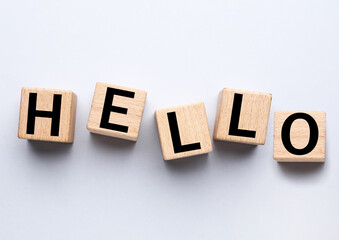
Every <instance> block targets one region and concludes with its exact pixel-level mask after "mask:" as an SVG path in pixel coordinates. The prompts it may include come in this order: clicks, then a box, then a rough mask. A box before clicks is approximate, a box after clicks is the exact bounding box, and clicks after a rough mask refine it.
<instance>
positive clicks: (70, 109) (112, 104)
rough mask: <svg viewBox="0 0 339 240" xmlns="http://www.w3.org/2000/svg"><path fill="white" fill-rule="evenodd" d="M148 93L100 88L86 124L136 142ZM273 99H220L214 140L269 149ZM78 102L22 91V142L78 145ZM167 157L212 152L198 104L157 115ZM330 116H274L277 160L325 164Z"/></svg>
mask: <svg viewBox="0 0 339 240" xmlns="http://www.w3.org/2000/svg"><path fill="white" fill-rule="evenodd" d="M146 95H147V93H146V92H145V91H142V90H137V89H132V88H126V87H120V86H116V85H112V84H107V83H97V84H96V88H95V91H94V97H93V102H92V106H91V111H90V115H89V119H88V123H87V129H88V130H89V131H90V132H92V133H96V134H101V135H106V136H110V137H116V138H122V139H127V140H131V141H137V138H138V135H139V128H140V124H141V119H142V115H143V111H144V106H145V101H146ZM271 100H272V95H271V94H267V93H257V92H249V91H241V90H234V89H226V88H225V89H223V90H222V91H221V92H220V94H219V100H218V107H217V114H216V118H215V125H214V133H213V139H215V140H220V141H230V142H238V143H244V144H253V145H264V144H265V140H266V132H267V125H268V119H269V113H270V108H271ZM76 102H77V97H76V95H75V94H74V93H73V92H72V91H66V90H52V89H42V88H22V93H21V105H20V118H19V130H18V136H19V138H24V139H30V140H41V141H52V142H68V143H71V142H73V140H74V129H75V127H74V126H75V115H76ZM155 119H156V123H157V127H158V132H159V139H160V144H161V148H162V153H163V158H164V159H165V160H172V159H177V158H182V157H189V156H193V155H198V154H204V153H209V152H211V151H212V142H211V137H210V131H209V128H208V122H207V116H206V111H205V106H204V104H203V103H195V104H189V105H182V106H177V107H170V108H166V109H160V110H156V111H155ZM325 122H326V113H325V112H323V111H298V112H294V111H277V112H275V113H274V159H276V160H277V161H282V162H323V161H324V160H325V132H326V127H325V124H326V123H325Z"/></svg>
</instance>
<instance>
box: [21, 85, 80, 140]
mask: <svg viewBox="0 0 339 240" xmlns="http://www.w3.org/2000/svg"><path fill="white" fill-rule="evenodd" d="M76 104H77V97H76V95H75V94H74V93H73V92H72V91H68V90H54V89H44V88H26V87H24V88H22V91H21V104H20V117H19V130H18V137H19V138H24V139H30V140H40V141H49V142H67V143H71V142H73V140H74V128H75V114H76Z"/></svg>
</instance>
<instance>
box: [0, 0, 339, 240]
mask: <svg viewBox="0 0 339 240" xmlns="http://www.w3.org/2000/svg"><path fill="white" fill-rule="evenodd" d="M338 11H339V2H338V1H337V0H328V1H324V0H317V1H309V0H300V1H298V0H297V1H296V0H283V1H276V0H274V1H269V0H266V1H264V0H257V1H252V0H248V1H234V0H229V1H227V0H226V1H214V0H209V1H201V0H198V1H197V0H194V1H193V0H172V1H162V0H160V1H159V0H151V1H130V0H121V1H102V0H95V1H94V0H93V1H88V0H85V1H69V0H60V1H42V0H34V1H24V0H21V1H19V0H11V1H6V0H2V1H0V33H1V36H0V79H1V81H0V87H1V95H0V98H1V109H2V110H1V118H0V126H1V129H2V130H1V138H0V146H1V157H0V194H1V195H0V239H1V240H22V239H26V240H28V239H56V240H60V239H63V240H66V239H70V240H74V239H81V240H83V239H101V240H103V239H214V240H215V239H241V240H243V239H270V240H271V239H289V240H291V239H308V240H309V239H326V240H336V239H338V238H339V229H338V223H339V187H338V185H339V163H338V161H337V160H338V155H339V150H338V149H339V148H338V146H337V145H338V141H337V140H338V137H336V136H338V135H339V127H338V118H339V113H338V111H339V110H338V101H339V98H338V91H339V83H338V82H339V81H338V79H339V72H338V65H339V47H338V46H339V45H338V43H339V25H338V22H339V15H338ZM97 81H103V82H110V83H114V84H118V85H123V86H128V87H133V88H140V89H144V90H146V91H148V98H147V103H146V108H145V112H144V117H143V120H142V124H141V130H140V136H139V140H138V142H137V143H136V144H133V143H129V142H126V141H122V140H116V139H111V138H108V137H101V136H96V135H91V134H90V133H89V132H88V131H87V130H86V123H87V119H88V115H89V110H90V104H91V101H92V96H93V91H94V86H95V82H97ZM23 86H28V87H46V88H60V89H71V90H73V91H74V92H75V93H76V94H77V95H78V108H77V120H76V136H75V142H74V144H73V145H63V144H53V143H40V142H29V141H26V140H19V139H18V138H17V123H18V117H19V102H20V89H21V87H23ZM223 87H230V88H237V89H244V90H253V91H261V92H270V93H272V94H273V102H272V108H271V116H270V121H269V126H268V134H267V142H266V145H264V146H258V147H248V146H245V145H236V144H230V143H222V142H213V147H214V151H213V152H212V153H210V154H209V155H207V156H206V155H205V156H199V157H193V158H189V159H184V160H181V161H173V162H168V163H167V162H164V161H163V160H162V156H161V150H160V144H159V141H158V135H157V130H156V125H155V120H154V111H155V109H158V108H163V107H169V106H175V105H181V104H188V103H194V102H198V101H203V102H204V103H205V106H206V109H207V114H208V120H209V126H210V130H211V132H212V131H213V125H214V119H215V112H216V104H217V94H218V92H219V91H220V90H221V89H222V88H223ZM276 110H324V111H326V112H327V158H326V163H325V164H277V163H276V162H275V161H274V160H273V158H272V155H273V112H274V111H276Z"/></svg>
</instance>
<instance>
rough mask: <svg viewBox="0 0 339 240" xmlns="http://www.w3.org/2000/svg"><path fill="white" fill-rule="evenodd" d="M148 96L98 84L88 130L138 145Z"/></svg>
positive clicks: (142, 92) (135, 91) (118, 87)
mask: <svg viewBox="0 0 339 240" xmlns="http://www.w3.org/2000/svg"><path fill="white" fill-rule="evenodd" d="M146 95H147V93H146V92H145V91H142V90H137V89H132V88H127V87H121V86H116V85H113V84H108V83H101V82H98V83H97V84H96V87H95V91H94V97H93V102H92V107H91V112H90V115H89V119H88V123H87V129H88V130H89V131H90V132H92V133H96V134H101V135H106V136H110V137H116V138H121V139H126V140H131V141H137V139H138V135H139V129H140V124H141V118H142V114H143V112H144V107H145V101H146Z"/></svg>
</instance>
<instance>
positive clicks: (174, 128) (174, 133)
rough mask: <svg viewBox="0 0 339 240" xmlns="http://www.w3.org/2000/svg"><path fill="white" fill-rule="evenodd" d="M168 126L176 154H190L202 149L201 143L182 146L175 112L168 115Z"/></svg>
mask: <svg viewBox="0 0 339 240" xmlns="http://www.w3.org/2000/svg"><path fill="white" fill-rule="evenodd" d="M167 118H168V124H169V127H170V131H171V137H172V144H173V148H174V153H181V152H188V151H193V150H198V149H201V146H200V143H199V142H197V143H191V144H186V145H181V139H180V133H179V127H178V121H177V115H176V113H175V112H169V113H167Z"/></svg>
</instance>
